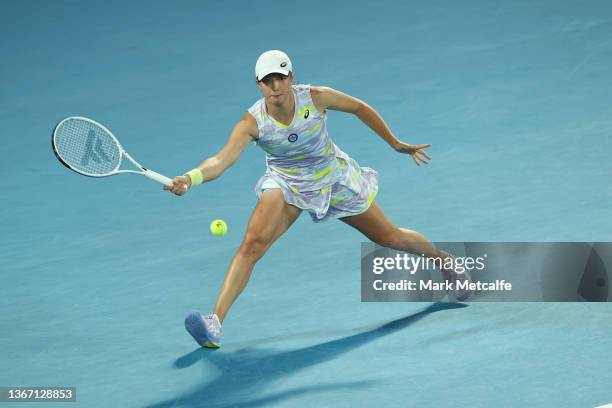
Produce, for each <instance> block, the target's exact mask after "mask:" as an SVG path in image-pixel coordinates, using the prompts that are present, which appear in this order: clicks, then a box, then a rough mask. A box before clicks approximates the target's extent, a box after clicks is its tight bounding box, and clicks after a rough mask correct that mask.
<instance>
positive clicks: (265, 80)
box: [164, 50, 471, 347]
mask: <svg viewBox="0 0 612 408" xmlns="http://www.w3.org/2000/svg"><path fill="white" fill-rule="evenodd" d="M255 75H256V82H257V86H258V87H259V89H260V90H261V93H262V94H263V98H261V99H260V100H258V101H257V102H255V104H253V106H251V107H250V108H249V110H248V112H246V113H245V114H244V115H243V116H242V118H241V119H240V120H239V121H238V123H237V124H236V125H235V126H234V128H233V130H232V132H231V134H230V136H229V139H228V141H227V144H226V145H225V146H224V147H223V148H222V149H221V150H220V151H219V152H218V153H217V154H216V155H214V156H212V157H210V158H208V159H206V160H204V162H202V163H201V164H200V165H199V166H198V167H197V168H195V169H193V170H191V171H189V172H188V173H186V174H185V175H182V176H178V177H175V178H174V180H173V186H172V187H168V186H164V189H165V190H170V191H171V192H172V193H174V194H176V195H183V194H185V193H186V192H187V190H188V189H190V188H193V187H194V186H196V185H198V184H200V183H202V182H207V181H210V180H213V179H216V178H217V177H219V176H221V174H223V172H224V171H225V170H226V169H227V168H229V167H230V166H231V165H232V164H233V163H234V162H235V161H236V159H238V156H240V154H241V152H242V151H243V149H244V148H245V146H247V144H248V143H249V142H251V141H255V142H256V143H257V145H258V146H259V147H261V148H262V149H263V150H264V151H265V152H266V159H267V166H266V167H267V169H266V172H265V174H264V175H263V177H261V178H260V179H259V181H258V182H257V184H256V186H255V191H256V193H257V196H258V197H259V201H258V203H257V205H256V206H255V209H254V210H253V213H252V215H251V217H250V219H249V223H248V227H247V230H246V232H245V235H244V238H243V240H242V243H241V245H240V248H238V250H237V252H236V254H235V255H234V257H233V259H232V261H231V263H230V265H229V268H228V270H227V274H226V276H225V280H224V282H223V285H222V287H221V291H220V293H219V296H218V298H217V303H216V305H215V307H214V310H213V313H212V314H210V315H206V316H204V315H202V314H200V313H199V312H192V313H191V314H190V315H188V316H187V318H186V319H185V327H186V328H187V331H188V332H189V333H190V334H191V335H192V336H193V338H194V339H195V340H196V341H197V342H198V344H199V345H201V346H204V347H220V345H221V325H222V323H223V320H224V318H225V316H226V315H227V313H228V310H229V308H230V307H231V305H232V304H233V303H234V301H235V300H236V298H237V297H238V296H239V295H240V293H241V292H242V291H243V289H244V288H245V286H246V284H247V282H248V280H249V277H250V275H251V271H252V270H253V267H254V265H255V263H256V262H257V261H258V260H259V259H260V258H261V257H262V256H263V255H264V254H265V253H266V251H267V250H268V248H270V246H271V245H272V243H273V242H274V241H275V240H276V239H278V238H279V237H280V236H281V235H282V234H283V233H284V232H285V231H287V229H288V228H289V227H290V226H291V224H293V222H294V221H295V220H296V219H297V218H298V216H299V215H300V213H301V212H302V210H305V211H307V212H308V213H309V214H310V216H311V217H312V220H313V221H314V222H320V221H325V220H328V219H333V218H338V219H340V220H341V221H343V222H344V223H346V224H348V225H350V226H352V227H354V228H356V229H357V230H359V231H361V232H362V233H363V234H364V235H365V236H366V237H367V238H368V239H370V240H371V241H373V242H375V243H377V244H379V245H381V246H385V247H389V248H393V249H396V250H401V251H406V252H409V253H412V254H418V255H420V254H424V255H425V256H426V257H431V258H434V259H446V258H447V257H449V256H450V255H449V254H448V253H446V252H443V251H441V250H438V249H437V248H435V246H434V245H433V244H432V243H430V242H429V241H428V240H427V239H426V238H425V237H424V236H423V235H421V234H420V233H418V232H416V231H411V230H408V229H405V228H399V227H397V226H395V225H394V224H393V223H392V222H391V220H389V218H387V216H386V215H385V213H384V212H383V210H382V209H381V208H380V207H379V206H378V205H377V204H376V202H375V201H374V198H375V197H376V193H377V192H378V174H377V173H376V171H374V170H372V169H370V168H368V167H360V166H359V164H358V163H357V162H356V161H355V160H353V159H352V158H351V157H349V156H348V155H347V154H346V153H345V152H343V151H342V150H340V148H339V147H338V146H336V145H335V144H334V142H333V141H332V139H331V138H330V136H329V135H328V133H327V126H326V116H327V111H328V110H337V111H342V112H348V113H352V114H354V115H355V116H357V117H358V118H359V119H360V120H361V121H362V122H363V123H365V124H366V125H367V126H368V127H370V128H371V129H372V130H373V131H374V132H376V133H377V134H378V135H379V136H380V137H381V138H382V139H383V140H384V141H385V142H387V144H388V145H389V146H390V147H391V148H392V149H394V150H395V151H396V152H398V153H402V154H407V155H410V156H411V157H412V159H413V160H414V162H415V164H416V165H417V166H418V165H421V164H427V163H428V161H429V160H430V156H429V155H428V154H427V153H426V152H425V150H424V149H425V148H427V147H429V146H430V145H428V144H420V145H412V144H408V143H404V142H402V141H401V140H399V139H398V138H397V137H395V135H394V134H393V132H392V131H391V130H390V129H389V127H388V126H387V124H386V123H385V121H384V120H383V118H382V117H381V116H380V115H379V114H378V113H377V112H376V111H375V110H374V109H373V108H372V107H370V106H369V105H368V104H366V103H365V102H363V101H361V100H359V99H357V98H354V97H352V96H349V95H347V94H344V93H342V92H339V91H336V90H334V89H331V88H328V87H323V86H309V85H294V84H293V66H292V64H291V60H290V59H289V57H288V56H287V55H286V54H285V53H284V52H282V51H278V50H272V51H266V52H264V53H263V54H261V56H260V57H259V58H258V60H257V63H256V65H255ZM443 273H444V274H445V278H446V279H447V280H449V281H451V282H456V281H458V280H466V279H467V280H469V279H470V277H469V275H468V274H467V273H458V272H455V271H454V270H453V269H452V268H450V269H445V270H444V271H443ZM453 286H454V285H453ZM470 294H471V293H470V292H469V291H466V290H455V291H454V295H455V297H456V298H457V299H458V300H465V299H467V298H468V297H469V296H470Z"/></svg>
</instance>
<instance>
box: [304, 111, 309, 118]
mask: <svg viewBox="0 0 612 408" xmlns="http://www.w3.org/2000/svg"><path fill="white" fill-rule="evenodd" d="M309 115H310V110H308V109H306V113H305V114H304V119H308V116H309Z"/></svg>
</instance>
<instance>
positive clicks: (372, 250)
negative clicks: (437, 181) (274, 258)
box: [361, 242, 612, 302]
mask: <svg viewBox="0 0 612 408" xmlns="http://www.w3.org/2000/svg"><path fill="white" fill-rule="evenodd" d="M434 245H435V246H436V247H437V248H440V249H442V250H444V251H446V252H448V253H450V254H451V255H452V257H448V258H444V259H441V258H428V257H426V256H425V255H424V254H417V255H413V254H408V253H405V252H399V251H395V250H392V249H388V248H384V247H380V246H378V245H376V244H373V243H371V242H368V243H362V246H361V299H362V301H364V302H397V301H400V302H401V301H405V302H418V301H423V302H431V301H439V300H442V299H444V298H446V297H447V296H448V294H449V293H450V294H452V292H453V291H454V290H455V289H459V290H471V291H472V293H473V296H472V297H471V298H470V301H504V302H509V301H522V302H538V301H544V302H584V301H599V302H602V301H603V302H605V301H608V300H609V299H610V298H611V297H612V293H609V292H610V289H609V287H610V285H609V272H608V271H612V243H608V242H603V243H602V242H597V243H586V242H559V243H542V242H537V243H536V242H523V243H520V242H455V243H448V242H447V243H435V244H434ZM443 269H446V270H451V269H452V270H454V271H455V272H457V273H459V274H463V273H468V274H469V275H470V276H471V282H468V281H467V280H462V279H459V280H457V281H447V280H446V279H445V275H444V274H443V273H442V272H441V271H442V270H443Z"/></svg>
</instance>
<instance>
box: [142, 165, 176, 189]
mask: <svg viewBox="0 0 612 408" xmlns="http://www.w3.org/2000/svg"><path fill="white" fill-rule="evenodd" d="M143 170H144V173H142V174H144V175H145V176H147V177H148V178H150V179H151V180H155V181H157V182H158V183H162V184H164V185H166V186H169V187H171V186H172V179H170V178H168V177H166V176H162V175H161V174H159V173H156V172H154V171H153V170H149V169H143Z"/></svg>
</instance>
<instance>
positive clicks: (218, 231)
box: [210, 220, 227, 237]
mask: <svg viewBox="0 0 612 408" xmlns="http://www.w3.org/2000/svg"><path fill="white" fill-rule="evenodd" d="M210 232H211V233H212V234H213V235H214V236H217V237H221V236H223V235H225V234H227V224H226V223H225V221H223V220H214V221H213V222H211V223H210Z"/></svg>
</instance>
